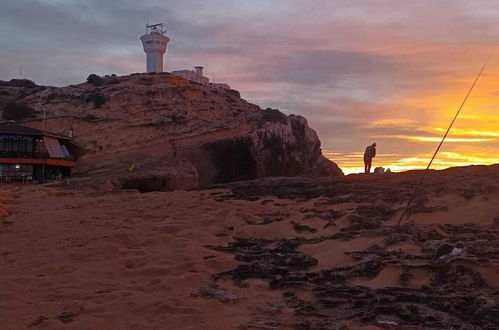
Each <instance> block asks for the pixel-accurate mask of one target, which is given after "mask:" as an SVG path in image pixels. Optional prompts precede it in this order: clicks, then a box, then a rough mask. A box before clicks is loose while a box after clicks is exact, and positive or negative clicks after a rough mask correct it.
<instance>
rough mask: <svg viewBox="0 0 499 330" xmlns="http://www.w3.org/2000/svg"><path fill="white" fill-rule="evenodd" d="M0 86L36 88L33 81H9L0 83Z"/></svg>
mask: <svg viewBox="0 0 499 330" xmlns="http://www.w3.org/2000/svg"><path fill="white" fill-rule="evenodd" d="M0 86H8V87H37V84H35V83H34V82H33V81H31V80H29V79H11V80H10V81H0Z"/></svg>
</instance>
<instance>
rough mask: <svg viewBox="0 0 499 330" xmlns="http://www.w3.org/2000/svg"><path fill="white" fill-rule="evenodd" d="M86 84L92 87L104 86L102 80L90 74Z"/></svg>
mask: <svg viewBox="0 0 499 330" xmlns="http://www.w3.org/2000/svg"><path fill="white" fill-rule="evenodd" d="M87 83H88V84H91V85H94V86H102V85H103V84H104V78H101V77H99V76H98V75H96V74H94V73H92V74H91V75H89V76H88V77H87Z"/></svg>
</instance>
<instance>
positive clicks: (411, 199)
mask: <svg viewBox="0 0 499 330" xmlns="http://www.w3.org/2000/svg"><path fill="white" fill-rule="evenodd" d="M496 47H497V45H496V46H494V48H492V50H491V51H490V54H489V56H488V57H487V59H486V60H485V63H484V64H483V66H482V68H481V69H480V72H478V75H477V76H476V78H475V80H474V81H473V84H472V85H471V87H470V89H469V90H468V93H467V94H466V96H465V97H464V100H463V102H462V103H461V106H460V107H459V109H458V110H457V112H456V115H455V116H454V118H453V119H452V121H451V123H450V125H449V128H447V131H446V132H445V134H444V136H443V137H442V140H441V141H440V143H439V144H438V147H437V149H436V150H435V153H434V154H433V157H431V160H430V162H429V163H428V166H426V169H425V170H424V172H423V175H422V176H421V179H420V180H419V183H418V185H417V186H416V188H415V189H414V191H413V192H412V195H411V197H410V198H409V201H407V205H406V206H405V208H404V212H402V215H400V219H399V221H398V222H397V226H399V225H400V223H401V222H402V220H403V219H404V216H407V218H409V214H408V213H407V211H408V210H409V207H410V206H411V204H412V202H413V200H414V198H415V197H416V195H417V193H418V191H419V189H420V188H421V186H422V184H423V181H424V179H425V178H426V175H427V173H428V170H429V169H430V166H431V164H432V163H433V160H434V159H435V157H436V156H437V154H438V152H439V151H440V148H441V147H442V144H444V141H445V138H447V135H448V134H449V132H450V130H451V129H452V126H453V125H454V122H455V121H456V119H457V117H459V114H460V113H461V110H462V109H463V107H464V104H465V103H466V101H467V100H468V97H469V96H470V94H471V91H472V90H473V88H474V87H475V85H476V83H477V81H478V79H480V76H481V75H482V72H483V70H484V69H485V67H486V66H487V64H488V63H489V60H490V58H491V57H492V54H494V52H495V50H496Z"/></svg>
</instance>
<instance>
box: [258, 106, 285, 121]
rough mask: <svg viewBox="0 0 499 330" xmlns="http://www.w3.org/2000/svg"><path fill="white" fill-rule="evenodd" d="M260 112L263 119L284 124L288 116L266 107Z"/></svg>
mask: <svg viewBox="0 0 499 330" xmlns="http://www.w3.org/2000/svg"><path fill="white" fill-rule="evenodd" d="M262 112H263V116H262V120H263V121H269V122H272V123H281V124H284V125H286V124H287V123H288V117H287V116H286V115H285V114H283V113H282V112H280V111H279V110H277V109H271V108H267V109H265V110H262Z"/></svg>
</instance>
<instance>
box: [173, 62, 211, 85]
mask: <svg viewBox="0 0 499 330" xmlns="http://www.w3.org/2000/svg"><path fill="white" fill-rule="evenodd" d="M203 69H204V68H203V67H202V66H195V67H194V70H177V71H172V75H174V76H178V77H182V78H185V79H189V80H192V81H195V82H197V83H199V84H202V85H208V84H209V82H210V79H209V78H207V77H205V76H203Z"/></svg>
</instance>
